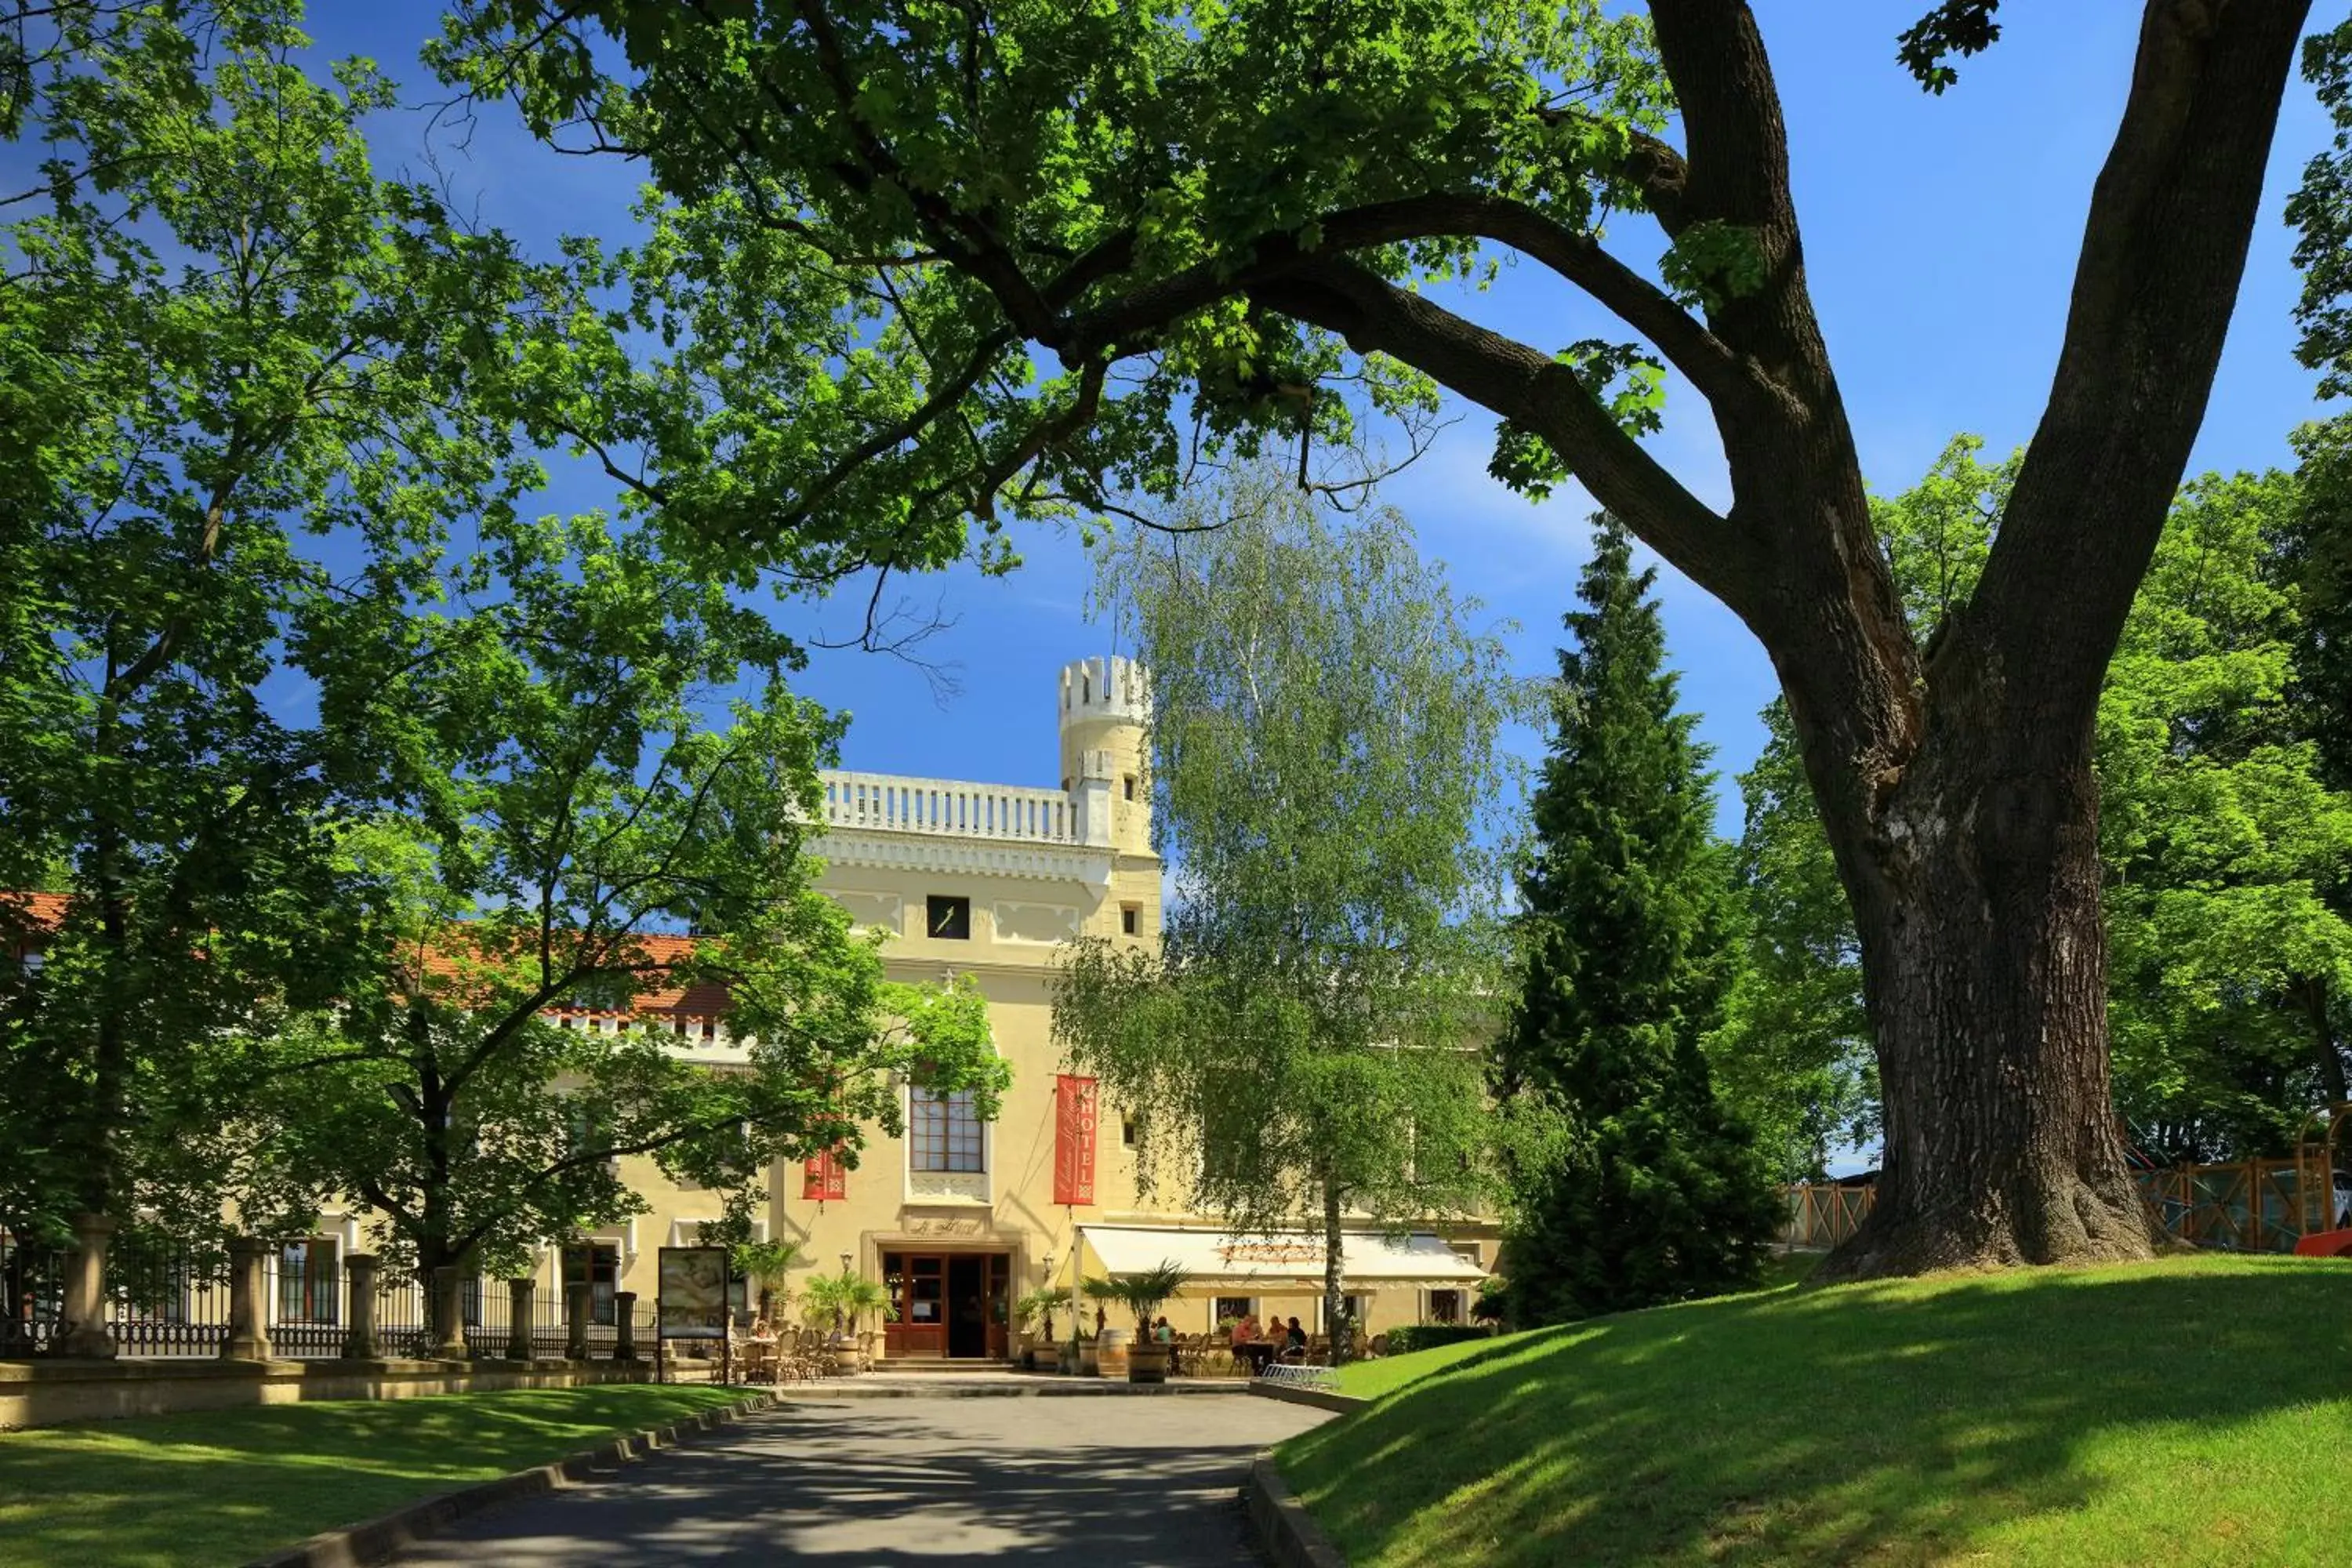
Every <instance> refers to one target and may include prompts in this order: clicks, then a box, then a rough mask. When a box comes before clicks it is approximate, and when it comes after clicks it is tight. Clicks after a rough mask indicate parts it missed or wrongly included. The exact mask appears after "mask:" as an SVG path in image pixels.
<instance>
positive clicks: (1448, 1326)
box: [1388, 1323, 1494, 1355]
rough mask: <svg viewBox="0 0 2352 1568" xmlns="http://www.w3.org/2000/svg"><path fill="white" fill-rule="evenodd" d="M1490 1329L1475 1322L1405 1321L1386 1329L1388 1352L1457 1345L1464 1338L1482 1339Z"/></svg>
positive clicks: (1426, 1349)
mask: <svg viewBox="0 0 2352 1568" xmlns="http://www.w3.org/2000/svg"><path fill="white" fill-rule="evenodd" d="M1493 1332H1494V1331H1493V1330H1492V1329H1489V1328H1486V1327H1485V1326H1484V1325H1482V1324H1475V1323H1407V1324H1406V1325H1405V1326H1404V1327H1403V1328H1401V1329H1391V1330H1390V1331H1388V1342H1389V1354H1391V1355H1409V1354H1411V1353H1412V1352H1414V1351H1429V1350H1435V1349H1436V1348H1437V1347H1438V1346H1440V1345H1458V1344H1460V1343H1461V1342H1463V1341H1465V1340H1483V1339H1486V1338H1487V1337H1488V1336H1489V1335H1491V1334H1492V1333H1493Z"/></svg>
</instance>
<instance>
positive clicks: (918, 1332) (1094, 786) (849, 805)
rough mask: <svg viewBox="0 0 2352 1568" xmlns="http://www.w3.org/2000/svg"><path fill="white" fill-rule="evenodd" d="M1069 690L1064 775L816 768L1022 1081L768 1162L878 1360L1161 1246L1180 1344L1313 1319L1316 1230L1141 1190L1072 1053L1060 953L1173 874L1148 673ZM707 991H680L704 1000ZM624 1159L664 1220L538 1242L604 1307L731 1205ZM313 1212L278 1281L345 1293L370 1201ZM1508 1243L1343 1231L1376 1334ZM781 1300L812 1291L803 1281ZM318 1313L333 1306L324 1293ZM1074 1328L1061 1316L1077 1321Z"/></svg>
mask: <svg viewBox="0 0 2352 1568" xmlns="http://www.w3.org/2000/svg"><path fill="white" fill-rule="evenodd" d="M1055 702H1056V707H1055V721H1056V726H1057V731H1058V736H1059V742H1060V756H1059V764H1060V765H1059V770H1058V787H1054V788H1032V787H1024V786H1017V785H1009V784H972V783H962V782H956V781H951V780H946V779H938V778H915V777H900V776H894V775H886V774H877V773H855V772H835V773H826V774H825V775H824V832H823V835H822V837H821V838H820V839H819V841H818V842H817V843H816V845H815V846H814V849H815V852H816V853H817V854H818V855H820V856H821V857H823V858H824V861H825V863H826V869H825V872H824V879H823V882H822V884H821V885H822V886H823V888H824V890H825V891H826V892H827V893H828V894H829V895H830V896H832V897H833V898H835V900H839V902H840V903H841V905H842V907H843V908H844V909H845V910H847V911H848V912H849V913H850V915H851V916H852V918H853V919H854V920H856V921H857V922H858V923H859V924H861V925H864V926H867V927H874V928H879V929H880V930H882V931H886V932H887V933H888V935H889V938H890V940H889V942H888V943H887V946H886V947H885V949H884V954H885V961H886V963H887V968H888V971H889V973H890V974H891V976H892V978H894V979H899V980H908V981H929V982H938V981H944V980H947V979H950V978H951V977H958V976H962V977H969V978H970V979H971V981H973V982H974V983H976V984H978V985H979V987H980V988H981V990H982V993H983V994H985V996H986V998H987V1001H988V1005H989V1016H990V1023H991V1030H992V1043H993V1045H994V1047H995V1049H996V1050H997V1051H998V1052H999V1053H1000V1055H1002V1056H1003V1058H1004V1059H1005V1060H1006V1061H1007V1063H1008V1064H1009V1065H1010V1067H1011V1068H1012V1084H1011V1087H1010V1089H1008V1090H1007V1091H1006V1092H1005V1094H1004V1096H1003V1104H1002V1107H1001V1110H1000V1113H999V1115H998V1117H997V1119H996V1120H995V1121H981V1120H979V1119H978V1117H977V1116H976V1115H975V1114H974V1112H973V1108H972V1106H971V1103H970V1100H969V1098H968V1097H967V1096H964V1095H953V1094H951V1095H935V1094H932V1093H929V1092H928V1091H923V1090H919V1089H910V1088H902V1089H901V1090H900V1092H901V1094H902V1095H904V1096H906V1097H907V1098H906V1100H905V1101H904V1102H903V1105H902V1109H903V1110H904V1113H905V1134H904V1136H903V1137H898V1138H892V1137H888V1136H886V1135H885V1134H884V1133H883V1131H882V1130H881V1129H880V1128H879V1127H869V1128H867V1129H866V1138H865V1141H864V1145H863V1148H862V1151H861V1152H860V1154H859V1157H858V1161H859V1163H858V1164H857V1166H856V1169H854V1170H845V1169H843V1168H841V1167H840V1166H839V1165H838V1164H836V1163H833V1162H831V1161H829V1160H813V1161H810V1162H808V1163H807V1164H806V1165H804V1166H802V1165H794V1166H792V1167H790V1168H778V1169H776V1170H774V1171H772V1173H771V1175H770V1182H769V1193H768V1201H767V1203H766V1205H765V1208H764V1212H763V1213H761V1215H758V1217H757V1218H756V1219H755V1221H754V1229H755V1234H757V1235H758V1236H760V1237H761V1238H762V1239H767V1238H782V1239H788V1240H791V1241H793V1242H795V1243H798V1244H799V1245H800V1246H801V1247H802V1248H803V1252H804V1255H805V1261H804V1263H803V1271H804V1273H803V1276H802V1277H803V1278H804V1277H805V1273H807V1272H824V1273H833V1272H835V1271H837V1270H839V1269H841V1268H845V1267H846V1268H850V1269H854V1270H856V1271H857V1272H859V1273H861V1274H863V1275H864V1276H865V1277H866V1278H867V1279H873V1280H876V1281H878V1282H880V1283H881V1284H882V1286H883V1287H884V1289H885V1290H886V1292H887V1295H888V1297H889V1300H890V1306H889V1308H888V1309H887V1311H886V1313H885V1314H884V1316H885V1319H886V1321H885V1324H884V1327H883V1333H882V1338H881V1342H880V1343H879V1344H878V1345H877V1349H878V1350H879V1352H881V1353H882V1354H883V1355H884V1356H886V1357H889V1358H908V1359H929V1358H934V1357H946V1358H987V1357H1001V1356H1004V1355H1006V1354H1008V1353H1010V1346H1011V1333H1010V1330H1011V1328H1012V1327H1013V1324H1012V1321H1011V1304H1012V1302H1013V1300H1017V1299H1018V1298H1019V1297H1021V1296H1022V1295H1024V1294H1026V1293H1027V1292H1029V1291H1031V1290H1033V1289H1037V1288H1038V1287H1041V1286H1045V1285H1049V1284H1050V1285H1055V1286H1057V1287H1059V1288H1061V1289H1069V1288H1070V1287H1071V1286H1072V1285H1073V1284H1074V1282H1075V1281H1074V1275H1075V1276H1076V1277H1077V1278H1091V1277H1101V1276H1106V1275H1117V1274H1124V1273H1128V1272H1131V1271H1140V1270H1144V1269H1149V1268H1152V1267H1153V1266H1155V1265H1157V1264H1159V1263H1160V1262H1161V1261H1162V1260H1163V1259H1168V1258H1173V1259H1175V1260H1176V1261H1178V1262H1180V1263H1181V1264H1183V1265H1184V1266H1185V1267H1186V1268H1188V1270H1190V1271H1191V1273H1192V1275H1193V1276H1194V1279H1195V1283H1194V1284H1193V1285H1192V1287H1191V1288H1190V1289H1188V1290H1187V1292H1186V1293H1185V1295H1184V1296H1183V1297H1181V1298H1180V1299H1179V1300H1175V1301H1172V1302H1171V1303H1170V1304H1169V1306H1168V1309H1167V1315H1168V1318H1169V1321H1170V1322H1171V1325H1172V1326H1173V1327H1174V1328H1175V1329H1176V1330H1177V1331H1180V1332H1185V1333H1199V1332H1206V1331H1212V1330H1213V1328H1214V1326H1215V1324H1216V1322H1217V1321H1219V1320H1220V1319H1221V1318H1224V1317H1230V1316H1238V1315H1240V1314H1241V1313H1243V1312H1251V1311H1254V1312H1255V1313H1257V1314H1258V1315H1259V1316H1260V1317H1261V1318H1267V1317H1276V1316H1278V1317H1283V1318H1287V1317H1290V1316H1294V1315H1295V1316H1297V1318H1298V1319H1299V1320H1300V1321H1301V1323H1302V1325H1304V1326H1305V1327H1306V1328H1307V1329H1308V1330H1309V1331H1318V1332H1319V1331H1322V1330H1323V1329H1324V1328H1325V1327H1326V1325H1325V1324H1324V1323H1323V1322H1322V1321H1321V1316H1322V1313H1321V1280H1322V1272H1323V1247H1322V1243H1321V1240H1320V1237H1318V1236H1310V1235H1306V1234H1299V1235H1292V1236H1282V1237H1255V1236H1252V1237H1228V1236H1226V1235H1224V1234H1223V1232H1222V1230H1221V1228H1220V1227H1219V1226H1217V1225H1216V1223H1215V1222H1214V1220H1213V1219H1212V1218H1209V1217H1206V1216H1202V1215H1193V1214H1188V1213H1185V1212H1183V1211H1182V1209H1181V1206H1180V1205H1181V1194H1176V1195H1169V1194H1160V1193H1155V1192H1151V1191H1147V1190H1144V1189H1143V1188H1141V1187H1140V1186H1139V1184H1138V1181H1137V1173H1136V1167H1135V1160H1134V1153H1133V1149H1132V1125H1131V1123H1130V1122H1129V1121H1128V1119H1127V1118H1126V1117H1125V1116H1123V1115H1122V1114H1121V1112H1120V1110H1119V1108H1118V1107H1117V1106H1115V1105H1110V1104H1107V1103H1103V1104H1097V1101H1096V1099H1095V1095H1094V1091H1093V1085H1092V1084H1091V1083H1090V1082H1088V1081H1087V1080H1084V1079H1076V1078H1074V1077H1072V1075H1070V1074H1068V1073H1067V1071H1066V1068H1065V1067H1064V1065H1063V1063H1062V1061H1061V1058H1060V1052H1059V1050H1058V1048H1057V1047H1056V1046H1055V1041H1054V1039H1053V1036H1052V1030H1051V1014H1052V999H1051V984H1052V978H1053V968H1054V964H1055V957H1056V950H1057V948H1058V947H1059V946H1060V944H1061V943H1062V942H1065V941H1066V940H1067V939H1069V938H1071V937H1073V936H1076V935H1079V934H1081V933H1084V934H1088V935H1099V936H1106V937H1110V938H1113V939H1115V940H1118V941H1124V942H1157V941H1158V940H1159V936H1160V869H1161V868H1160V858H1159V857H1158V856H1157V855H1156V854H1155V853H1154V852H1153V850H1152V847H1151V806H1150V788H1149V785H1148V781H1147V779H1146V776H1145V760H1146V727H1147V725H1148V723H1149V721H1150V699H1149V696H1148V693H1147V691H1146V689H1145V684H1144V681H1143V679H1142V676H1141V672H1140V671H1139V669H1138V668H1136V667H1135V666H1134V665H1133V664H1131V663H1130V662H1129V661H1128V660H1127V659H1124V658H1088V659H1082V660H1079V661H1077V662H1075V663H1072V664H1070V665H1068V666H1066V667H1065V668H1063V670H1062V671H1061V674H1060V678H1059V680H1058V682H1057V685H1056V688H1055ZM697 1002H698V999H697V998H694V997H686V998H679V999H676V1000H675V1002H672V1003H670V1004H668V1005H671V1006H672V1008H673V1009H674V1010H676V1011H679V1012H681V1013H686V1014H691V1013H692V1012H693V1011H694V1009H695V1007H696V1005H697ZM721 1012H722V1009H721V1008H719V1006H717V1005H712V1006H710V1007H709V1009H708V1011H707V1012H706V1013H705V1014H704V1015H703V1016H689V1017H687V1018H685V1020H684V1022H683V1023H682V1024H681V1026H680V1029H679V1033H678V1036H677V1044H676V1048H677V1049H678V1050H680V1051H682V1052H684V1053H686V1054H687V1055H688V1057H689V1058H695V1059H702V1060H708V1061H709V1062H710V1063H711V1064H712V1065H714V1066H722V1065H726V1064H728V1063H730V1062H739V1061H740V1060H741V1059H742V1053H741V1050H740V1047H738V1046H737V1045H736V1044H735V1043H734V1042H733V1041H732V1040H731V1038H730V1036H729V1034H728V1031H727V1025H726V1019H725V1018H724V1016H717V1015H719V1014H720V1013H721ZM565 1021H566V1022H567V1023H568V1024H569V1025H570V1026H574V1027H587V1028H620V1027H623V1026H625V1024H626V1022H627V1021H626V1020H624V1019H621V1018H618V1017H614V1016H598V1017H581V1016H574V1017H572V1018H570V1019H567V1020H565ZM623 1173H624V1175H625V1177H626V1178H627V1180H628V1181H629V1183H630V1184H631V1185H632V1186H633V1187H634V1188H635V1191H636V1192H637V1193H638V1194H639V1195H640V1196H641V1197H642V1198H643V1199H644V1200H645V1203H646V1207H647V1211H648V1212H646V1213H645V1214H642V1215H638V1216H636V1217H635V1218H634V1219H632V1220H630V1221H627V1222H626V1223H625V1224H622V1225H619V1226H612V1227H608V1228H606V1229H604V1230H600V1231H596V1232H593V1233H591V1234H590V1235H588V1236H586V1237H582V1238H580V1240H579V1241H577V1242H576V1243H575V1244H573V1245H572V1246H570V1247H562V1248H554V1247H551V1248H548V1249H546V1250H545V1251H544V1252H543V1253H542V1254H541V1260H540V1267H539V1278H540V1282H541V1291H542V1292H543V1293H545V1294H552V1293H554V1292H555V1291H556V1290H557V1289H559V1288H560V1287H561V1286H562V1285H565V1284H570V1283H577V1282H582V1281H585V1282H587V1283H588V1284H590V1285H591V1286H592V1287H593V1301H594V1312H595V1314H596V1315H597V1316H598V1317H599V1318H601V1319H603V1320H604V1321H610V1314H611V1312H612V1310H613V1300H614V1295H615V1294H616V1293H617V1292H621V1291H630V1292H635V1294H636V1295H637V1297H638V1299H639V1300H640V1301H641V1302H644V1303H646V1304H648V1305H650V1304H651V1303H652V1301H653V1300H654V1299H655V1295H656V1289H657V1286H656V1261H657V1256H658V1248H660V1247H665V1246H686V1245H692V1244H693V1243H695V1242H696V1241H698V1239H699V1237H700V1235H701V1231H702V1227H703V1226H704V1225H705V1224H707V1223H709V1222H710V1221H713V1220H716V1219H717V1218H718V1217H719V1194H716V1193H711V1192H706V1191H701V1190H698V1189H695V1188H691V1187H681V1186H679V1185H677V1184H674V1183H673V1182H671V1181H670V1180H669V1178H668V1177H667V1176H666V1175H664V1174H663V1173H662V1172H661V1171H660V1169H659V1168H658V1167H657V1166H656V1163H655V1162H654V1161H653V1160H651V1159H650V1158H641V1157H633V1158H630V1159H627V1160H625V1161H624V1162H623ZM321 1220H322V1223H321V1230H320V1235H319V1237H316V1238H315V1239H313V1240H310V1241H309V1242H301V1243H296V1244H294V1245H293V1246H291V1247H289V1248H288V1251H287V1254H286V1256H285V1257H284V1258H282V1259H281V1260H280V1261H279V1265H278V1269H277V1271H276V1272H277V1274H278V1279H279V1280H280V1281H281V1284H280V1288H279V1294H280V1295H283V1294H284V1293H285V1292H284V1286H283V1283H282V1282H283V1281H284V1280H285V1279H287V1278H288V1277H289V1275H292V1276H298V1277H299V1278H300V1279H304V1280H310V1279H316V1280H318V1281H319V1282H320V1286H321V1289H322V1290H323V1289H331V1287H330V1286H327V1285H326V1281H329V1280H332V1279H336V1277H337V1270H336V1268H335V1258H336V1255H337V1254H338V1252H339V1251H346V1250H349V1249H352V1248H356V1247H362V1246H363V1245H364V1237H363V1232H364V1229H365V1216H364V1215H362V1214H359V1213H356V1212H354V1213H350V1214H331V1215H323V1216H321ZM1495 1248H1496V1230H1495V1227H1494V1226H1492V1225H1491V1224H1483V1223H1474V1224H1470V1225H1466V1226H1450V1227H1448V1228H1447V1233H1446V1234H1444V1235H1443V1236H1441V1235H1439V1234H1437V1233H1436V1232H1435V1231H1433V1230H1423V1231H1421V1232H1417V1233H1414V1234H1412V1235H1410V1236H1408V1237H1403V1238H1395V1237H1383V1236H1382V1235H1381V1234H1379V1233H1378V1232H1377V1231H1375V1230H1373V1229H1372V1228H1370V1226H1367V1227H1365V1228H1364V1229H1363V1230H1362V1231H1361V1232H1360V1233H1357V1234H1351V1235H1350V1236H1349V1237H1348V1239H1347V1243H1346V1262H1347V1273H1348V1279H1349V1289H1350V1290H1351V1291H1354V1292H1358V1294H1356V1295H1355V1296H1354V1297H1353V1299H1352V1301H1351V1305H1352V1307H1353V1310H1354V1311H1355V1313H1356V1316H1357V1321H1359V1322H1360V1323H1361V1324H1363V1325H1365V1327H1366V1328H1367V1329H1368V1330H1369V1331H1370V1332H1374V1333H1377V1332H1380V1331H1382V1330H1385V1329H1387V1328H1390V1327H1393V1326H1395V1325H1397V1324H1399V1323H1408V1322H1414V1321H1428V1320H1432V1319H1436V1320H1451V1321H1459V1320H1463V1319H1466V1317H1467V1315H1468V1310H1469V1307H1470V1305H1471V1296H1472V1292H1473V1291H1474V1289H1475V1285H1476V1283H1477V1281H1478V1280H1479V1279H1481V1278H1483V1277H1484V1275H1485V1273H1486V1270H1487V1269H1488V1268H1491V1267H1492V1264H1493V1262H1494V1255H1495ZM482 1288H483V1289H489V1288H492V1287H491V1286H490V1285H489V1282H487V1281H485V1282H483V1285H482ZM788 1288H789V1289H793V1290H794V1291H795V1292H796V1291H797V1288H798V1286H797V1279H796V1280H795V1281H794V1283H793V1285H792V1286H790V1287H788ZM739 1299H740V1298H739ZM320 1307H321V1309H322V1310H332V1308H331V1305H330V1304H329V1302H328V1301H327V1300H325V1299H323V1298H322V1300H320ZM1067 1321H1068V1320H1067V1319H1066V1318H1063V1319H1062V1320H1061V1321H1060V1322H1059V1323H1057V1325H1056V1327H1057V1329H1059V1330H1060V1331H1062V1332H1063V1333H1065V1334H1066V1332H1067V1328H1066V1325H1067Z"/></svg>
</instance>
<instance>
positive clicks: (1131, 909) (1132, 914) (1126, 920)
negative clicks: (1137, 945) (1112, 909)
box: [1118, 904, 1143, 936]
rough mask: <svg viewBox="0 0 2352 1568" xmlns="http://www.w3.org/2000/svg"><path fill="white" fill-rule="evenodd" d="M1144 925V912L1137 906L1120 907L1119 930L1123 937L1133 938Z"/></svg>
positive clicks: (1122, 905) (1125, 905)
mask: <svg viewBox="0 0 2352 1568" xmlns="http://www.w3.org/2000/svg"><path fill="white" fill-rule="evenodd" d="M1142 923H1143V910H1142V909H1141V907H1140V906H1139V905H1136V904H1121V905H1119V906H1118V930H1119V934H1120V935H1121V936H1133V935H1134V934H1135V933H1136V931H1137V929H1138V928H1139V927H1140V926H1141V925H1142Z"/></svg>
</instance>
